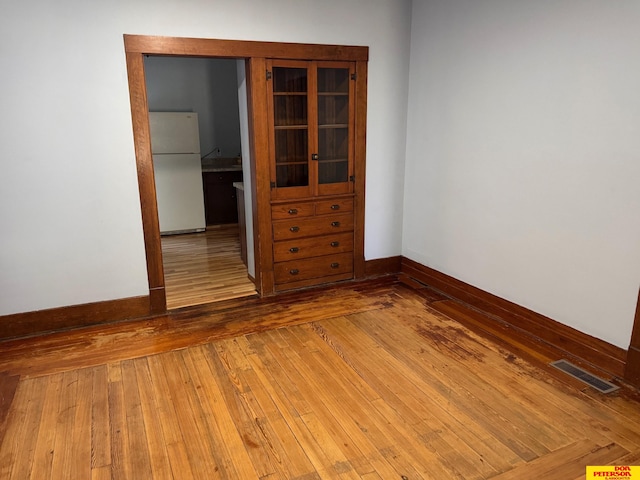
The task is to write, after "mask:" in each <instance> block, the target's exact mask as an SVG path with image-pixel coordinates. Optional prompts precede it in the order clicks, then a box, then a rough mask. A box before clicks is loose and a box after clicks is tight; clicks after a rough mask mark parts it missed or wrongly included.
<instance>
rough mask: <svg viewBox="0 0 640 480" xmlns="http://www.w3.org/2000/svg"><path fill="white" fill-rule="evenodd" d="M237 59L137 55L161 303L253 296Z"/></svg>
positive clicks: (243, 103) (239, 62)
mask: <svg viewBox="0 0 640 480" xmlns="http://www.w3.org/2000/svg"><path fill="white" fill-rule="evenodd" d="M244 62H245V61H244V59H229V58H195V57H183V56H171V57H168V56H152V55H146V56H145V57H144V69H145V79H146V92H147V103H148V108H149V112H150V118H152V121H150V126H151V145H152V153H153V163H154V173H155V175H154V176H155V183H156V196H157V200H158V202H157V203H158V214H159V220H160V233H161V247H162V261H163V271H164V283H165V289H166V303H167V308H168V309H169V310H171V309H175V308H181V307H186V306H192V305H198V304H203V303H212V302H217V301H222V300H228V299H232V298H238V297H244V296H251V295H255V294H256V289H255V285H254V283H253V280H252V278H253V274H255V268H254V265H253V255H251V258H250V259H249V258H248V257H249V255H248V254H247V249H246V245H247V243H248V244H249V245H250V244H252V229H251V228H249V229H247V228H246V220H245V219H246V218H247V217H248V218H249V219H251V216H252V212H251V211H249V212H245V203H246V202H245V201H244V196H245V189H244V178H243V177H244V170H245V168H244V165H243V157H244V155H243V152H248V151H249V146H248V120H247V102H246V88H245V82H244V80H245V71H244ZM186 127H188V128H186ZM174 150H175V151H180V152H188V153H174ZM193 152H196V153H197V155H196V154H195V153H193ZM245 160H246V159H245ZM247 167H248V165H247ZM246 170H247V171H248V170H249V169H248V168H247V169H246ZM248 195H250V194H248ZM247 237H249V238H247ZM247 240H248V242H247ZM249 261H251V262H249Z"/></svg>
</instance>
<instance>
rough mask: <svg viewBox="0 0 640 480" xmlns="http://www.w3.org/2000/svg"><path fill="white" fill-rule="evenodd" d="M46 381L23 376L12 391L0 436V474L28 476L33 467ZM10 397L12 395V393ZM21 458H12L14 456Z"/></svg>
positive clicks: (18, 476) (16, 476)
mask: <svg viewBox="0 0 640 480" xmlns="http://www.w3.org/2000/svg"><path fill="white" fill-rule="evenodd" d="M46 389H47V384H46V382H43V381H39V380H37V379H35V380H25V381H22V382H20V385H19V388H18V389H17V391H16V394H17V397H16V398H15V401H16V403H15V405H14V407H13V408H12V409H11V411H10V414H11V417H10V421H9V422H8V426H7V428H6V430H5V431H4V435H3V436H2V437H0V438H1V439H2V441H0V478H16V479H20V478H28V477H29V474H30V472H31V469H32V468H33V462H34V457H35V450H36V442H37V440H38V432H39V430H40V424H41V418H42V407H43V404H44V399H45V395H46ZM12 397H13V396H12ZM18 457H20V458H22V459H23V460H22V461H21V462H16V458H18Z"/></svg>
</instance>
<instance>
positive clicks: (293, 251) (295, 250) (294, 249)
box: [289, 247, 300, 253]
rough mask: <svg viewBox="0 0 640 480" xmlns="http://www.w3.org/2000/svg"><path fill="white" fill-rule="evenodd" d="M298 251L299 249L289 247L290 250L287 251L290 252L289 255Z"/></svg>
mask: <svg viewBox="0 0 640 480" xmlns="http://www.w3.org/2000/svg"><path fill="white" fill-rule="evenodd" d="M299 250H300V249H299V248H298V247H291V248H290V249H289V251H290V252H291V253H298V251H299Z"/></svg>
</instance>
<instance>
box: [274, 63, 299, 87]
mask: <svg viewBox="0 0 640 480" xmlns="http://www.w3.org/2000/svg"><path fill="white" fill-rule="evenodd" d="M273 91H274V92H306V91H307V69H306V68H288V67H274V68H273Z"/></svg>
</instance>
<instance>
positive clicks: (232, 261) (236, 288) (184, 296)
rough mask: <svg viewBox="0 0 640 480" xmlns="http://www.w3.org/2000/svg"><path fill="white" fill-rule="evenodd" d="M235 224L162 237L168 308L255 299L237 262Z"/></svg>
mask: <svg viewBox="0 0 640 480" xmlns="http://www.w3.org/2000/svg"><path fill="white" fill-rule="evenodd" d="M238 235H239V230H238V225H237V224H230V225H219V226H215V227H207V231H206V232H203V233H189V234H184V235H170V236H164V237H162V257H163V267H164V278H165V288H166V293H167V308H169V309H175V308H180V307H185V306H190V305H199V304H203V303H210V302H218V301H221V300H228V299H230V298H238V297H245V296H248V295H255V293H256V288H255V285H254V284H253V283H252V282H251V280H249V278H248V277H247V267H246V266H245V265H244V264H243V263H242V260H241V259H240V239H239V237H238Z"/></svg>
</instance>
